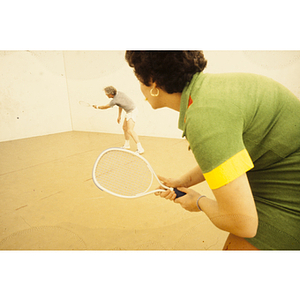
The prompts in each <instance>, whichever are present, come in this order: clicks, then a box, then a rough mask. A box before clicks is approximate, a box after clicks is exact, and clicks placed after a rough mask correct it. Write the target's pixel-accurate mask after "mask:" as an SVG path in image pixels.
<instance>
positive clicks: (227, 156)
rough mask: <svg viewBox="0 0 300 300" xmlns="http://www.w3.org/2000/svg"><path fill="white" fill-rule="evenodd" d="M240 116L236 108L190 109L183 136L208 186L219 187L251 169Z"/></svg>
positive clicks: (251, 165)
mask: <svg viewBox="0 0 300 300" xmlns="http://www.w3.org/2000/svg"><path fill="white" fill-rule="evenodd" d="M243 123H244V121H243V117H242V114H241V113H240V112H239V110H238V109H237V108H236V110H234V111H228V110H226V108H225V107H224V108H223V107H196V108H192V107H191V108H190V109H188V111H187V114H186V137H187V140H188V141H189V144H190V147H191V150H192V151H193V153H194V156H195V158H196V160H197V162H198V164H199V166H200V167H201V169H202V171H203V175H204V177H205V179H206V181H207V183H208V185H209V186H210V188H211V189H217V188H220V187H222V186H224V185H226V184H228V183H229V182H231V181H233V180H234V179H236V178H238V177H239V176H241V175H242V174H244V173H246V172H247V171H249V170H250V169H252V168H253V167H254V166H253V162H252V160H251V158H250V155H249V153H248V151H247V150H246V148H245V145H244V142H243Z"/></svg>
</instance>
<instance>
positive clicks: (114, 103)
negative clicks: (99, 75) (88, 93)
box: [108, 98, 117, 107]
mask: <svg viewBox="0 0 300 300" xmlns="http://www.w3.org/2000/svg"><path fill="white" fill-rule="evenodd" d="M116 104H117V103H116V100H115V99H114V98H113V99H112V100H111V101H110V102H109V103H108V105H109V106H110V107H113V106H115V105H116Z"/></svg>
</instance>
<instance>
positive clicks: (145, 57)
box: [125, 51, 207, 94]
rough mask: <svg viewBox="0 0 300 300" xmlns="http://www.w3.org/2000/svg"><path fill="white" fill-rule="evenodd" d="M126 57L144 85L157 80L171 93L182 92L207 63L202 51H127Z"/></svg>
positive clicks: (162, 87)
mask: <svg viewBox="0 0 300 300" xmlns="http://www.w3.org/2000/svg"><path fill="white" fill-rule="evenodd" d="M125 59H126V61H127V62H128V64H129V66H130V67H132V68H133V69H134V73H135V75H136V77H137V78H138V80H139V81H141V82H142V83H143V84H144V85H146V86H150V85H151V83H152V82H155V83H156V85H157V87H159V88H161V89H163V90H164V91H166V92H167V93H169V94H172V93H181V92H182V91H183V89H184V87H185V86H186V85H187V84H188V83H189V82H190V81H191V80H192V78H193V76H194V74H195V73H199V72H202V71H203V70H204V69H205V67H206V65H207V60H206V59H205V57H204V55H203V52H202V51H126V53H125Z"/></svg>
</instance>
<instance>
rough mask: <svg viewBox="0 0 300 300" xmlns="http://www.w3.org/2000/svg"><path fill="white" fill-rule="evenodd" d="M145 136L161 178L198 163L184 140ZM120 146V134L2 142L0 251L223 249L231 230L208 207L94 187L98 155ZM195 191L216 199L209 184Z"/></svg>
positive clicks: (147, 154)
mask: <svg viewBox="0 0 300 300" xmlns="http://www.w3.org/2000/svg"><path fill="white" fill-rule="evenodd" d="M140 140H141V142H142V145H143V147H144V149H145V153H144V154H143V156H144V157H145V158H146V159H147V160H148V161H149V162H150V164H151V165H152V167H153V169H154V171H155V172H156V173H158V174H160V175H162V176H166V177H176V176H179V175H180V174H182V173H184V172H186V171H187V170H189V169H190V168H192V167H193V166H194V165H195V160H194V157H193V155H192V153H191V152H189V151H188V144H187V142H186V141H185V140H184V139H182V140H181V139H167V138H154V137H140ZM122 145H123V135H114V134H103V133H90V132H66V133H60V134H53V135H48V136H41V137H35V138H27V139H21V140H15V141H9V142H2V143H0V155H1V160H0V249H1V250H42V249H43V250H221V249H222V247H223V244H224V242H225V240H226V238H227V235H228V233H226V232H224V231H221V230H219V229H218V228H216V227H215V226H214V225H213V224H212V223H211V222H210V221H209V219H208V218H207V217H206V215H205V214H204V213H191V212H188V211H185V210H184V209H182V208H181V206H180V205H178V204H174V203H173V202H170V201H168V200H165V199H162V198H160V197H156V196H155V195H148V196H145V197H142V198H138V199H132V200H128V199H122V198H118V197H114V196H112V195H109V194H107V193H104V192H101V191H100V190H99V189H98V188H97V187H96V186H95V185H94V183H93V181H92V168H93V164H94V161H95V160H96V158H97V156H98V155H99V154H100V153H101V152H102V151H103V150H105V149H106V148H109V147H119V146H122ZM131 146H132V148H131V149H132V150H136V149H135V145H134V143H133V142H132V144H131ZM195 189H196V190H197V191H199V192H201V193H203V194H205V195H207V196H210V197H213V195H212V192H211V191H210V189H209V188H208V186H207V184H206V183H202V184H200V185H197V186H196V187H195Z"/></svg>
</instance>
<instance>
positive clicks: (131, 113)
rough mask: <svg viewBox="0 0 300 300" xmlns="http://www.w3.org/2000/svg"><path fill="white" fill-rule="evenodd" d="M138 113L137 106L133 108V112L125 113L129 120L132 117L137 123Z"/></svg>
mask: <svg viewBox="0 0 300 300" xmlns="http://www.w3.org/2000/svg"><path fill="white" fill-rule="evenodd" d="M137 115H138V109H137V107H136V108H135V109H134V110H132V111H131V112H129V113H126V115H125V118H126V121H129V120H130V119H132V120H133V122H134V123H135V122H136V119H137Z"/></svg>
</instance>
